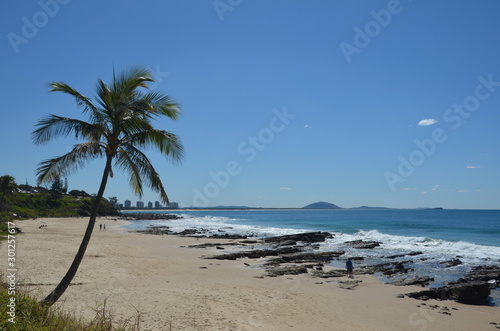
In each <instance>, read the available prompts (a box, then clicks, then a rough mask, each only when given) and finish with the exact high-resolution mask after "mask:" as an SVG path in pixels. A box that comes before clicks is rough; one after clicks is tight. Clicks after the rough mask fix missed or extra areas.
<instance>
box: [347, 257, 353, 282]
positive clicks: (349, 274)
mask: <svg viewBox="0 0 500 331" xmlns="http://www.w3.org/2000/svg"><path fill="white" fill-rule="evenodd" d="M345 268H346V269H347V277H349V278H353V275H352V274H353V271H354V267H353V265H352V261H351V258H348V259H347V262H346V263H345Z"/></svg>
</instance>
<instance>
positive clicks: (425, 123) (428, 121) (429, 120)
mask: <svg viewBox="0 0 500 331" xmlns="http://www.w3.org/2000/svg"><path fill="white" fill-rule="evenodd" d="M436 123H437V121H436V120H435V119H433V118H426V119H424V120H421V121H420V122H418V125H419V126H429V125H432V124H436Z"/></svg>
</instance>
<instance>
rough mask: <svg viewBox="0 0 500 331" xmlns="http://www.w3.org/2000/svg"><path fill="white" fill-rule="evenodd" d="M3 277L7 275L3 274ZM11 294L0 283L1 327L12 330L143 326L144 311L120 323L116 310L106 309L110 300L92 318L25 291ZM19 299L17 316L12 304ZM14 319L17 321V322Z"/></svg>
mask: <svg viewBox="0 0 500 331" xmlns="http://www.w3.org/2000/svg"><path fill="white" fill-rule="evenodd" d="M2 279H3V277H2ZM11 294H12V293H9V289H8V285H7V284H6V283H4V282H2V283H1V285H0V330H12V331H32V330H33V331H35V330H36V331H70V330H81V331H131V330H133V331H137V330H139V329H140V325H139V323H140V313H139V312H137V316H136V317H135V318H130V319H128V320H127V321H125V322H120V323H117V322H115V321H114V320H113V315H112V313H111V312H110V311H109V310H108V309H107V308H106V301H104V303H103V304H100V305H99V306H97V307H96V308H95V309H94V311H95V317H94V318H93V320H91V321H86V320H83V319H82V318H81V317H78V316H76V315H75V313H70V312H66V311H63V310H62V309H60V308H56V307H51V308H47V307H46V306H43V305H41V304H40V303H39V302H38V301H37V300H35V299H34V298H32V297H30V296H29V295H28V294H27V293H24V292H23V291H22V290H21V291H20V290H19V289H16V294H15V295H11ZM12 298H15V317H14V318H12V313H11V314H10V315H9V312H11V311H12V310H11V308H10V307H9V306H8V305H9V303H10V302H11V301H12V300H13V299H12ZM13 322H14V323H13Z"/></svg>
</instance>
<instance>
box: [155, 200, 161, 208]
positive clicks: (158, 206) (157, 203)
mask: <svg viewBox="0 0 500 331" xmlns="http://www.w3.org/2000/svg"><path fill="white" fill-rule="evenodd" d="M161 207H162V206H161V204H160V202H159V201H155V209H160V208H161Z"/></svg>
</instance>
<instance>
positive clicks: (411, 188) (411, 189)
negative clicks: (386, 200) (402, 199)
mask: <svg viewBox="0 0 500 331" xmlns="http://www.w3.org/2000/svg"><path fill="white" fill-rule="evenodd" d="M403 190H405V191H416V190H417V189H416V188H414V187H405V188H404V189H403Z"/></svg>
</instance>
